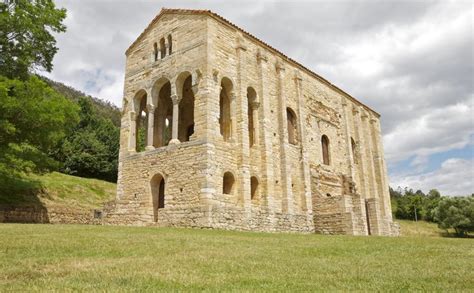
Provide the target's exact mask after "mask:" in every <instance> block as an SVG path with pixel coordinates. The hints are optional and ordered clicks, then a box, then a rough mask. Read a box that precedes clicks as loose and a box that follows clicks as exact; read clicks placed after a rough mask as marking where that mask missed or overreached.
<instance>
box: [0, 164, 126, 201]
mask: <svg viewBox="0 0 474 293" xmlns="http://www.w3.org/2000/svg"><path fill="white" fill-rule="evenodd" d="M116 187H117V185H116V184H115V183H110V182H106V181H102V180H97V179H89V178H81V177H76V176H70V175H66V174H62V173H58V172H52V173H47V174H44V175H36V174H28V175H27V176H25V177H22V178H15V180H14V181H11V182H10V184H9V185H7V186H0V206H14V207H22V206H44V207H47V208H49V207H53V206H63V207H74V209H76V210H90V209H95V208H101V207H102V205H103V204H104V202H107V201H109V200H112V199H114V198H115V192H116Z"/></svg>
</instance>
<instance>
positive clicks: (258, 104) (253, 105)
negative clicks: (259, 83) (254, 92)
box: [250, 102, 260, 110]
mask: <svg viewBox="0 0 474 293" xmlns="http://www.w3.org/2000/svg"><path fill="white" fill-rule="evenodd" d="M259 106H260V103H259V102H251V103H250V107H251V108H252V109H255V110H256V109H258V107H259Z"/></svg>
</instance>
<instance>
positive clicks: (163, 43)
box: [160, 38, 166, 59]
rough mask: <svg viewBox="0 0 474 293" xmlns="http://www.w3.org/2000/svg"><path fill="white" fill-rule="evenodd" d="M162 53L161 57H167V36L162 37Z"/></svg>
mask: <svg viewBox="0 0 474 293" xmlns="http://www.w3.org/2000/svg"><path fill="white" fill-rule="evenodd" d="M160 54H161V59H163V58H165V56H166V44H165V38H161V40H160Z"/></svg>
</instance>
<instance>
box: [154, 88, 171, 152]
mask: <svg viewBox="0 0 474 293" xmlns="http://www.w3.org/2000/svg"><path fill="white" fill-rule="evenodd" d="M155 88H156V92H157V95H158V97H157V106H156V109H155V117H154V118H155V122H154V135H153V146H154V147H162V146H166V145H168V143H169V141H170V140H171V130H172V128H173V102H172V100H171V83H170V82H169V81H166V82H164V83H163V84H162V85H161V87H160V86H159V85H155Z"/></svg>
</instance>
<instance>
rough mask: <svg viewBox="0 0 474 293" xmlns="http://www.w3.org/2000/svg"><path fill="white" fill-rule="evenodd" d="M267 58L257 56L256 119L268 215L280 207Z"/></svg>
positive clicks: (277, 210)
mask: <svg viewBox="0 0 474 293" xmlns="http://www.w3.org/2000/svg"><path fill="white" fill-rule="evenodd" d="M267 61H268V60H267V58H266V57H265V56H263V55H261V54H260V52H259V53H258V54H257V63H258V81H259V85H258V86H259V88H258V91H259V94H258V95H257V96H258V98H259V99H260V105H261V107H259V111H260V114H259V115H258V117H259V118H260V121H261V122H262V123H259V125H261V127H262V132H261V133H260V135H261V142H262V148H261V156H262V160H261V162H262V173H263V176H262V179H263V181H264V184H263V186H264V191H265V192H264V194H265V199H266V205H267V207H268V209H269V210H270V213H274V212H279V211H280V210H281V206H277V205H275V202H274V199H275V193H274V188H273V186H274V184H275V182H274V177H273V176H274V175H273V162H274V161H273V160H274V158H273V149H272V136H273V134H272V121H271V112H270V110H271V109H270V101H269V98H268V96H267V88H266V86H267V84H266V82H265V81H266V79H265V77H266V72H267Z"/></svg>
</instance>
